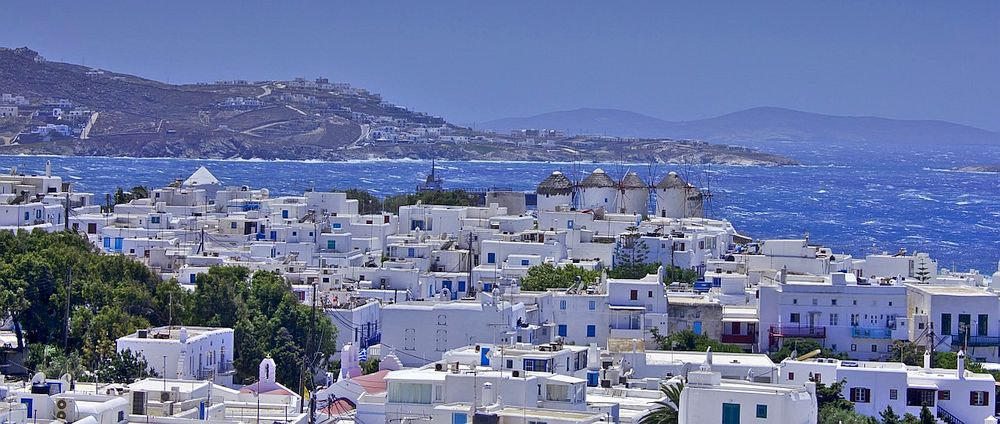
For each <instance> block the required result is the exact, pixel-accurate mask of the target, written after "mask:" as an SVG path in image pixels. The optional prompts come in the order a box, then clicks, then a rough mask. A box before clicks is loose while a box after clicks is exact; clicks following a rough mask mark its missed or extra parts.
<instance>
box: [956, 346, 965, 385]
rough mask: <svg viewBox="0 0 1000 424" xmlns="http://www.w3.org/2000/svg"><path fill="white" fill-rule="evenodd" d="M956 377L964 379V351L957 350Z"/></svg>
mask: <svg viewBox="0 0 1000 424" xmlns="http://www.w3.org/2000/svg"><path fill="white" fill-rule="evenodd" d="M957 371H958V379H959V380H965V351H964V350H960V351H958V367H957Z"/></svg>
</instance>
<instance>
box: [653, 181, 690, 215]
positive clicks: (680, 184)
mask: <svg viewBox="0 0 1000 424" xmlns="http://www.w3.org/2000/svg"><path fill="white" fill-rule="evenodd" d="M687 203H688V183H687V181H684V179H683V178H681V176H680V175H677V173H676V172H673V171H670V172H668V173H667V175H666V176H664V177H663V179H662V180H660V182H659V183H657V184H656V216H658V217H660V218H684V217H685V216H687V213H686V212H685V211H686V210H687Z"/></svg>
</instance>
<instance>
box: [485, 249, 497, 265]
mask: <svg viewBox="0 0 1000 424" xmlns="http://www.w3.org/2000/svg"><path fill="white" fill-rule="evenodd" d="M496 262H497V254H496V253H493V252H490V253H487V254H486V263H488V264H493V263H496Z"/></svg>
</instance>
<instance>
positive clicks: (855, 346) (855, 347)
mask: <svg viewBox="0 0 1000 424" xmlns="http://www.w3.org/2000/svg"><path fill="white" fill-rule="evenodd" d="M857 351H858V345H856V344H851V352H857Z"/></svg>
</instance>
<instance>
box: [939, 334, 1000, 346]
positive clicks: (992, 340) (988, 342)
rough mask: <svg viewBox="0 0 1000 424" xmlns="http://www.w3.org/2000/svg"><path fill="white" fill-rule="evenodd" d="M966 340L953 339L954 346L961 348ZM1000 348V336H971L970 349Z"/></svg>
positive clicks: (957, 337)
mask: <svg viewBox="0 0 1000 424" xmlns="http://www.w3.org/2000/svg"><path fill="white" fill-rule="evenodd" d="M964 343H965V340H964V339H963V338H962V337H960V336H955V337H952V338H951V344H952V345H953V346H960V345H962V344H964ZM984 346H1000V336H969V347H984Z"/></svg>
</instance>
